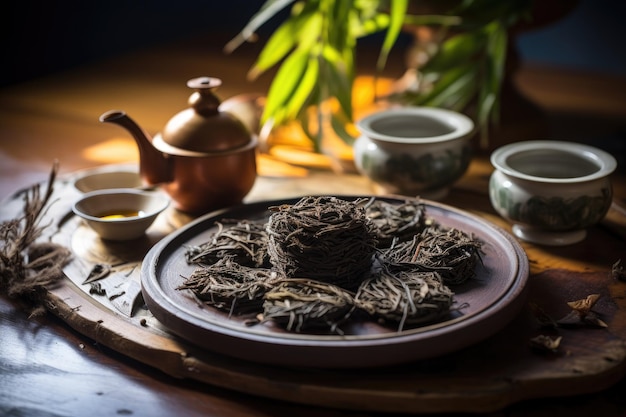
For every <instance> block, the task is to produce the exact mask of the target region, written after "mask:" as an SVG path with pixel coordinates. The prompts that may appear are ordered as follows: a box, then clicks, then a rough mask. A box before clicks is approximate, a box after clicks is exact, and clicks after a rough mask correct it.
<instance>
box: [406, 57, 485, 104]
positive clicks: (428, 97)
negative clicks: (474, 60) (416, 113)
mask: <svg viewBox="0 0 626 417" xmlns="http://www.w3.org/2000/svg"><path fill="white" fill-rule="evenodd" d="M475 71H476V69H475V67H474V66H473V65H472V64H471V63H466V64H465V65H463V66H459V67H456V68H452V69H450V70H448V71H446V72H444V73H435V74H425V75H424V76H425V77H429V76H430V75H437V78H436V79H435V82H434V85H433V89H432V90H431V91H429V92H428V93H422V94H418V95H417V97H415V99H414V103H413V104H415V105H418V106H419V105H426V103H429V102H431V101H432V100H433V98H434V97H437V96H438V95H439V94H441V93H442V91H444V90H445V89H447V88H448V87H449V86H450V85H451V84H453V83H454V82H455V81H456V80H458V79H459V78H461V77H462V76H463V75H464V74H466V73H469V72H475Z"/></svg>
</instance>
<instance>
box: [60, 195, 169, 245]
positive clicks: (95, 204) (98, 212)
mask: <svg viewBox="0 0 626 417" xmlns="http://www.w3.org/2000/svg"><path fill="white" fill-rule="evenodd" d="M169 202H170V201H169V199H168V198H167V197H166V196H164V195H163V194H160V193H158V192H149V191H140V190H134V189H111V190H98V191H92V192H89V193H86V194H85V195H84V196H83V197H82V198H80V199H79V200H78V201H77V202H76V203H75V204H74V206H73V207H72V210H73V211H74V213H75V214H76V215H77V216H79V217H81V218H83V219H84V220H85V222H86V223H87V224H88V225H89V226H90V227H91V228H92V229H93V230H94V231H95V232H96V233H98V235H100V237H101V238H103V239H107V240H131V239H136V238H139V237H141V236H143V235H144V233H145V232H146V230H147V229H148V228H149V227H150V225H152V223H153V222H154V220H155V219H156V218H157V216H158V215H159V213H161V212H162V211H163V210H165V209H166V208H167V207H168V205H169Z"/></svg>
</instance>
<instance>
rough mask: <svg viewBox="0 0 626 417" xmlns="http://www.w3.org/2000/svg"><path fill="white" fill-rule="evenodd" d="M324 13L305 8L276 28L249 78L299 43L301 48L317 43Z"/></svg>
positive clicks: (271, 64) (269, 66)
mask: <svg viewBox="0 0 626 417" xmlns="http://www.w3.org/2000/svg"><path fill="white" fill-rule="evenodd" d="M322 19H323V17H322V15H321V14H320V13H319V12H316V11H315V10H313V11H308V10H303V11H302V12H301V13H299V14H298V15H297V16H294V17H292V18H291V19H288V20H286V21H285V22H284V23H283V24H282V25H281V26H280V27H278V28H277V29H276V31H275V32H274V34H272V36H271V37H270V39H269V40H268V41H267V43H266V44H265V46H264V47H263V50H262V51H261V53H260V54H259V57H258V59H257V61H256V62H255V64H254V65H253V67H252V68H251V70H250V73H249V78H252V79H254V78H256V77H258V76H259V75H260V74H261V73H263V72H265V71H267V70H268V69H269V68H271V67H273V66H274V65H276V64H277V63H278V62H279V61H280V60H281V59H283V58H284V57H285V56H286V55H287V54H288V53H289V51H291V50H292V49H293V48H294V47H295V46H296V44H297V46H298V48H300V49H310V48H312V47H313V45H315V43H316V41H317V39H318V38H319V36H320V32H321V30H322V23H323V22H322Z"/></svg>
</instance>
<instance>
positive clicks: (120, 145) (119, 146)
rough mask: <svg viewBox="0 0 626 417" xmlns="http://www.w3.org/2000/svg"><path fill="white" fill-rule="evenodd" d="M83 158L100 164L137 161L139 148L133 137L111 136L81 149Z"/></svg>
mask: <svg viewBox="0 0 626 417" xmlns="http://www.w3.org/2000/svg"><path fill="white" fill-rule="evenodd" d="M82 156H83V158H85V159H87V160H89V161H93V162H97V163H102V164H116V163H125V162H136V161H139V149H137V144H136V143H135V141H134V140H133V139H129V138H111V139H108V140H106V141H104V142H100V143H97V144H95V145H93V146H89V147H88V148H85V149H83V151H82Z"/></svg>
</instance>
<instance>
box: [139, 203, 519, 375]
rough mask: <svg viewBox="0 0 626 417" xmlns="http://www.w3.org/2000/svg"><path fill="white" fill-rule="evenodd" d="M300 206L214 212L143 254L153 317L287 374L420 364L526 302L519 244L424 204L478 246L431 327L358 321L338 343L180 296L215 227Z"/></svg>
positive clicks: (206, 344)
mask: <svg viewBox="0 0 626 417" xmlns="http://www.w3.org/2000/svg"><path fill="white" fill-rule="evenodd" d="M340 198H344V199H350V200H351V199H354V198H357V197H340ZM377 198H380V197H377ZM298 200H299V199H293V200H279V201H266V202H260V203H254V204H247V205H242V206H239V207H236V208H230V209H226V210H222V211H219V212H215V213H211V214H208V215H205V216H203V217H200V218H198V219H197V220H195V221H194V222H192V223H189V224H188V225H187V226H185V227H183V228H181V229H179V230H178V231H176V232H174V233H173V234H171V235H169V236H168V237H166V238H165V239H163V240H162V241H160V242H159V243H158V244H157V245H156V246H154V247H153V248H152V249H151V250H150V252H149V253H148V254H147V255H146V258H145V259H144V261H143V264H142V265H143V266H142V272H141V282H142V293H143V296H144V300H145V302H146V305H147V306H148V308H149V309H150V311H151V312H152V314H153V315H154V316H155V318H156V319H157V320H159V321H160V322H161V323H162V324H163V325H164V326H165V327H166V328H168V329H169V330H170V331H171V332H172V333H174V334H176V335H178V336H180V337H181V338H183V339H186V340H187V341H189V342H191V343H193V344H195V345H197V346H200V347H202V348H205V349H208V350H211V351H214V352H219V353H222V354H225V355H229V356H234V357H236V358H240V359H245V360H250V361H254V362H260V363H266V364H274V365H285V366H306V367H321V368H365V367H375V366H387V365H394V364H400V363H406V362H409V361H414V360H419V359H426V358H429V357H434V356H439V355H443V354H446V353H450V352H453V351H456V350H459V349H462V348H464V347H467V346H469V345H472V344H474V343H476V342H479V341H481V340H483V339H485V338H487V337H489V336H491V335H492V334H494V333H495V332H497V331H498V330H500V329H501V328H502V327H504V326H505V325H506V324H507V323H509V322H510V321H511V320H512V319H513V318H514V317H515V316H516V315H517V314H518V312H519V311H520V309H521V307H522V305H523V303H524V294H525V288H526V283H527V280H528V260H527V258H526V255H525V253H524V251H523V250H522V248H521V247H520V246H519V244H518V243H517V241H515V239H514V238H513V237H511V236H510V235H509V234H508V233H506V232H505V231H503V230H502V229H500V228H498V227H497V226H495V225H493V224H491V223H489V222H487V221H485V220H483V219H481V218H479V217H477V216H474V215H472V214H469V213H467V212H464V211H461V210H458V209H456V208H453V207H450V206H446V205H443V204H439V203H435V202H430V201H423V202H424V204H425V205H426V213H427V215H428V216H429V217H431V218H433V219H434V220H435V221H437V222H438V223H439V224H441V225H443V226H446V227H454V228H456V229H459V230H463V231H464V232H466V233H471V234H473V235H474V236H475V237H476V238H478V239H480V240H481V241H482V244H483V245H482V249H483V255H482V261H483V262H482V264H481V265H479V266H478V267H477V271H476V273H477V276H476V278H474V279H472V280H470V281H468V282H466V283H464V284H462V285H458V286H454V287H451V289H452V290H453V291H454V293H455V295H454V299H455V304H454V306H453V307H459V308H458V309H454V312H452V313H451V314H450V315H449V316H448V317H446V318H445V319H443V320H442V321H439V322H437V323H434V324H430V325H426V326H422V327H417V328H412V329H406V330H402V331H398V330H397V329H394V328H390V327H385V326H383V325H380V324H378V323H375V322H357V323H352V324H350V325H349V326H348V327H342V330H343V331H344V334H343V335H336V334H334V335H333V334H308V333H294V332H288V331H285V330H283V329H281V328H280V327H278V326H272V325H266V324H261V325H254V326H250V325H249V324H247V321H248V320H249V319H250V316H241V317H240V316H230V317H229V315H228V313H225V312H222V311H219V310H217V309H215V308H213V307H210V306H207V305H204V304H203V303H201V302H200V301H199V300H198V299H197V298H196V297H195V296H194V295H193V293H191V292H190V291H181V290H178V289H177V287H179V286H180V285H181V284H182V282H183V280H184V277H188V276H190V275H191V273H192V272H193V270H194V269H195V268H197V265H189V264H187V262H186V258H185V251H186V249H187V248H188V247H189V246H194V245H200V244H202V243H205V242H207V241H208V240H209V239H210V236H211V234H212V233H214V232H215V231H216V230H217V229H216V225H215V222H216V221H220V220H222V219H237V220H263V219H267V218H268V217H269V215H270V212H269V210H268V208H269V207H271V206H277V205H281V204H293V203H295V202H297V201H298ZM383 200H385V201H387V202H391V203H394V202H395V203H398V204H399V203H401V202H403V200H399V199H393V198H383Z"/></svg>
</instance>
